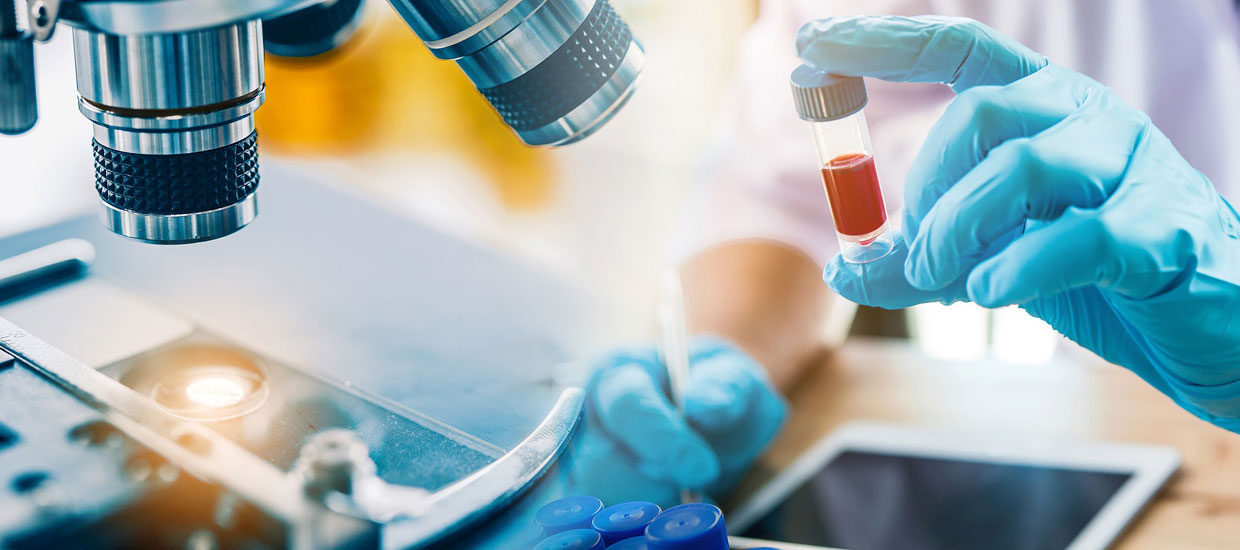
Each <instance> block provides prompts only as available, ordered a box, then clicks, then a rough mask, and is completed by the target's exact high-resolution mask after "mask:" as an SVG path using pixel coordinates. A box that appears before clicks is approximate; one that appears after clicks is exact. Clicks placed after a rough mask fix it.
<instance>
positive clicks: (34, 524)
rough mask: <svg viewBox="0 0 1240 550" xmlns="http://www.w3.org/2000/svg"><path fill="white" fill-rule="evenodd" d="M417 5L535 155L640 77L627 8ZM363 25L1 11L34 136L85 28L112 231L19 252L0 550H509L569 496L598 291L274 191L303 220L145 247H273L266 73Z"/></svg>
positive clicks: (265, 12) (336, 200)
mask: <svg viewBox="0 0 1240 550" xmlns="http://www.w3.org/2000/svg"><path fill="white" fill-rule="evenodd" d="M391 4H392V6H393V7H394V8H395V9H396V11H397V12H398V13H399V15H400V16H401V17H402V18H403V19H404V21H405V22H407V23H408V25H409V27H411V28H412V29H413V31H414V32H415V33H416V34H417V35H418V36H419V37H420V38H421V39H422V41H423V42H424V43H425V45H426V47H427V48H429V49H430V50H431V51H432V52H433V53H434V54H435V55H436V56H437V57H439V58H441V59H446V60H453V61H455V62H456V63H457V64H458V65H459V66H460V68H461V70H463V71H464V72H465V74H466V75H467V76H468V77H469V78H470V79H471V80H472V81H473V83H474V85H475V86H476V87H477V89H478V92H479V93H481V94H482V95H483V96H484V97H485V98H486V99H487V100H488V101H489V102H490V104H491V105H492V106H493V107H494V108H495V110H496V111H497V112H498V114H499V115H500V117H501V118H502V119H503V120H504V122H505V123H506V124H507V125H508V126H509V127H511V128H512V129H513V131H515V132H516V134H517V135H518V136H519V137H520V139H521V140H523V141H524V142H525V143H527V144H529V145H531V146H543V147H552V146H560V145H565V144H568V143H572V142H575V141H577V140H580V139H583V138H585V137H586V136H588V135H590V134H591V133H593V132H595V131H596V130H598V129H599V128H600V127H601V126H602V125H604V124H605V123H606V122H607V121H608V120H609V119H610V118H611V117H612V116H613V115H615V113H616V112H617V111H618V110H619V109H620V108H621V107H622V106H623V105H624V104H625V103H626V102H627V100H628V99H629V98H630V96H631V95H632V93H633V90H634V87H635V83H636V80H637V77H638V75H639V73H640V72H641V69H642V65H643V59H644V54H643V51H642V47H641V45H640V44H639V43H638V42H637V41H636V40H635V38H634V37H633V34H632V33H631V31H630V30H629V27H628V26H627V24H626V23H625V22H624V20H623V19H622V18H621V17H620V16H619V14H617V13H616V11H615V10H614V9H613V8H612V6H611V5H610V4H609V3H608V1H607V0H391ZM18 5H22V6H23V8H25V9H24V11H25V13H26V16H25V17H21V16H20V12H18V11H17V9H16V8H17V6H18ZM363 10H364V6H363V0H24V2H20V1H15V0H0V132H2V133H6V134H20V133H23V132H25V131H27V130H29V129H30V128H31V127H33V126H34V124H35V122H36V120H37V108H36V97H35V86H34V84H35V65H34V59H33V49H34V48H33V44H34V42H36V41H47V40H48V39H49V38H50V37H51V36H52V33H53V31H55V30H56V27H57V23H58V22H63V23H66V24H68V26H69V28H67V29H61V32H71V33H72V34H73V47H74V57H75V65H76V80H77V88H78V94H79V99H78V108H79V110H80V111H81V112H82V114H83V115H85V116H86V118H87V119H88V120H90V121H91V123H92V125H93V133H94V136H93V137H94V139H93V144H92V147H93V153H94V159H95V187H96V190H97V191H98V193H99V200H100V202H99V206H100V213H101V217H102V221H103V227H102V228H101V227H100V226H99V223H98V222H97V221H96V220H95V219H93V216H83V217H78V218H73V219H69V220H65V221H62V222H59V223H56V224H52V225H50V226H47V227H43V228H38V229H35V230H31V231H30V232H27V233H23V234H18V235H13V236H5V237H4V238H0V258H3V259H2V260H0V548H6V549H8V548H11V549H14V550H18V549H26V548H31V549H35V548H64V547H72V548H98V549H112V548H187V549H204V550H205V549H218V548H253V549H270V550H275V549H280V548H293V549H298V550H301V549H307V550H308V549H319V548H327V549H337V548H339V549H345V548H350V549H351V548H372V549H376V550H377V549H380V548H382V549H385V550H395V549H403V548H451V549H457V548H492V547H495V546H494V544H493V541H496V540H501V539H503V538H504V536H505V534H506V531H505V530H506V529H507V525H508V524H507V523H506V517H507V516H508V515H510V514H506V513H505V512H506V511H508V510H511V509H512V507H514V506H521V505H523V504H522V503H525V502H531V501H532V500H533V499H532V497H527V496H524V495H526V494H527V493H536V492H537V491H538V490H539V489H538V487H539V486H538V482H539V480H540V479H541V478H550V477H552V476H551V475H550V474H548V472H549V471H551V470H552V469H553V468H554V467H555V465H556V464H557V458H558V457H559V455H560V454H561V453H562V452H568V451H567V450H566V449H567V448H568V446H569V442H570V440H571V437H572V434H573V432H574V430H575V429H576V426H577V424H578V422H579V420H580V418H581V417H582V415H581V411H582V407H583V403H584V394H583V392H582V391H581V389H580V388H579V387H577V386H578V384H576V383H574V382H573V381H571V380H561V378H563V376H561V375H562V374H563V373H564V372H578V371H582V369H583V368H584V367H582V366H581V365H578V364H577V362H576V361H577V359H576V358H580V357H583V356H584V355H585V354H586V350H592V349H599V348H600V347H601V346H600V345H599V342H601V341H603V340H604V339H605V338H606V337H607V335H608V334H610V332H611V331H612V330H614V328H615V323H613V322H611V321H610V317H609V316H606V315H601V314H597V313H596V312H597V310H598V309H599V308H598V306H597V305H596V304H595V303H594V302H593V301H591V298H590V297H588V296H579V294H581V293H580V292H579V291H577V290H575V288H569V287H568V286H567V285H563V284H560V283H559V282H558V281H555V280H553V279H552V278H551V277H549V276H547V275H546V274H542V273H538V272H536V271H535V270H533V269H532V268H530V267H529V266H524V265H521V264H519V263H518V262H516V261H513V260H511V259H508V258H505V257H501V256H498V255H493V254H487V253H485V252H484V251H482V250H479V249H475V248H474V247H468V246H461V245H460V243H459V242H457V241H455V240H453V239H452V238H451V237H450V236H448V235H445V234H442V233H440V232H437V231H434V230H432V229H430V228H428V227H423V226H421V225H419V224H418V223H416V222H414V221H412V220H409V219H406V217H403V216H399V215H397V214H396V213H393V212H388V211H386V210H384V209H383V208H381V207H380V206H379V205H374V204H370V203H368V202H366V201H364V200H362V199H361V198H360V197H354V196H352V195H350V194H349V193H347V192H346V190H343V189H335V188H331V187H329V186H324V185H313V184H311V182H307V181H304V179H303V178H301V177H300V176H298V175H293V174H292V173H290V172H288V171H287V170H288V168H287V167H281V166H274V165H273V166H271V167H269V168H268V172H269V174H270V178H269V180H268V182H267V184H266V187H265V192H264V196H265V197H270V200H271V201H272V203H273V204H275V203H287V202H292V201H297V208H296V209H291V208H290V209H279V208H270V209H269V210H268V211H267V213H266V214H265V215H264V223H262V224H256V225H255V226H254V227H251V228H250V229H248V230H247V231H246V232H245V233H244V234H241V235H238V237H237V238H232V239H224V240H222V241H218V242H215V243H212V245H211V246H195V247H151V246H145V245H143V244H140V243H142V242H145V243H155V244H180V243H196V242H202V241H209V240H212V239H218V238H219V237H223V236H225V235H229V234H231V233H234V232H236V231H238V230H240V229H241V228H243V227H245V226H246V225H247V224H249V223H250V222H251V221H253V220H254V219H255V216H256V215H257V213H258V202H257V188H258V184H259V169H258V166H259V160H258V142H257V136H256V134H255V123H254V113H255V111H256V110H257V109H258V108H259V106H260V105H261V104H262V103H263V99H264V77H263V59H264V52H270V53H273V54H277V55H281V56H299V57H300V56H313V55H317V54H320V53H324V52H327V51H329V50H331V49H333V48H335V47H337V46H340V45H342V44H343V43H344V42H345V41H346V40H347V39H348V37H349V35H350V33H352V32H353V30H355V29H356V27H357V26H358V25H359V23H360V21H361V18H362V12H363ZM23 20H25V22H23ZM307 116H312V114H311V113H307ZM83 145H85V144H83ZM84 153H85V151H82V154H84ZM0 177H3V176H0ZM324 217H331V219H332V221H333V223H332V224H307V223H305V219H307V218H310V219H321V218H324ZM113 234H119V235H123V236H125V237H128V239H117V238H113ZM374 234H383V235H401V238H400V239H373V238H369V237H371V236H373V235H374ZM290 235H296V236H297V238H295V239H293V238H289V236H290ZM276 249H278V250H279V251H280V253H279V254H272V253H271V251H272V250H276ZM325 256H330V257H331V261H332V262H334V263H335V264H338V265H365V266H367V269H365V270H358V269H321V266H322V265H323V261H324V260H323V258H324V257H325ZM428 258H429V259H431V260H433V261H428V260H427V259H428ZM239 264H242V265H244V268H243V269H241V268H237V267H236V266H237V265H239ZM87 266H89V269H87ZM496 273H503V274H504V277H505V280H506V281H508V284H504V285H497V284H495V279H494V274H496ZM36 283H37V284H36ZM6 288H7V289H9V290H12V291H13V292H11V293H9V294H6V293H5V289H6ZM405 288H426V289H434V290H433V291H431V292H400V291H398V290H399V289H405ZM482 315H486V316H487V317H486V318H487V322H486V323H478V322H477V319H478V318H480V316H482ZM595 340H598V342H596V341H595Z"/></svg>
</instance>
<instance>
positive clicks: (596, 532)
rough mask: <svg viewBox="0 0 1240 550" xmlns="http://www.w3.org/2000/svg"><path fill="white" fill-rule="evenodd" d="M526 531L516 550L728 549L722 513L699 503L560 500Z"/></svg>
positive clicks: (549, 505) (589, 498)
mask: <svg viewBox="0 0 1240 550" xmlns="http://www.w3.org/2000/svg"><path fill="white" fill-rule="evenodd" d="M527 533H528V537H525V538H526V540H523V541H521V543H520V545H519V546H518V548H521V549H522V550H524V549H527V548H532V549H533V550H604V549H606V550H729V547H728V530H727V526H726V524H725V523H724V519H723V511H721V510H720V509H719V508H718V507H716V506H713V505H710V504H702V503H694V504H681V505H679V506H674V507H672V508H668V509H667V510H662V509H660V508H659V506H658V505H656V504H653V503H650V502H624V503H620V504H616V505H614V506H610V507H604V506H603V501H602V500H599V499H597V498H595V497H592V496H585V495H582V496H571V497H565V498H562V499H559V500H556V501H552V502H550V503H547V504H546V505H545V506H543V507H542V508H539V509H538V511H537V512H535V513H534V521H533V523H532V524H531V525H530V527H529V529H528V531H527ZM754 550H775V549H773V548H764V549H763V548H758V549H754Z"/></svg>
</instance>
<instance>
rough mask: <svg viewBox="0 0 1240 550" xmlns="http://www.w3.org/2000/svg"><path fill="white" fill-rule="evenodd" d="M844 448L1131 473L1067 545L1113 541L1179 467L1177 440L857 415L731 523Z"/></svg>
mask: <svg viewBox="0 0 1240 550" xmlns="http://www.w3.org/2000/svg"><path fill="white" fill-rule="evenodd" d="M844 451H863V452H867V451H868V452H875V453H883V454H894V455H905V456H916V457H929V458H943V459H955V460H969V461H978V462H991V463H997V464H1019V465H1025V466H1046V467H1058V468H1065V469H1074V470H1087V471H1096V472H1116V473H1124V474H1129V475H1131V476H1132V477H1130V478H1129V479H1128V481H1126V482H1125V483H1124V485H1123V486H1121V487H1120V488H1119V490H1118V491H1116V493H1115V495H1114V496H1112V497H1111V499H1110V500H1109V501H1107V503H1106V504H1105V505H1103V507H1102V509H1101V510H1099V511H1098V513H1097V514H1096V515H1094V517H1093V519H1091V520H1090V522H1089V523H1088V524H1086V526H1085V528H1084V529H1082V530H1081V532H1080V534H1079V535H1077V537H1076V538H1075V539H1074V540H1073V541H1072V543H1071V544H1070V545H1068V547H1067V548H1066V549H1065V550H1102V549H1105V548H1107V546H1108V545H1109V544H1110V543H1111V542H1112V541H1114V540H1115V539H1116V537H1118V536H1119V534H1120V533H1121V532H1123V530H1124V528H1125V527H1127V525H1128V523H1129V522H1130V521H1132V519H1133V518H1135V517H1136V516H1137V514H1139V513H1140V512H1141V509H1142V508H1144V507H1145V505H1146V504H1147V503H1148V502H1149V501H1150V500H1151V499H1152V498H1153V497H1154V495H1155V494H1157V493H1158V490H1159V489H1160V488H1162V486H1163V484H1165V483H1166V482H1167V480H1168V479H1170V478H1171V476H1172V474H1174V473H1175V471H1176V469H1178V468H1179V466H1180V454H1179V452H1177V451H1176V450H1175V449H1173V448H1170V447H1159V446H1154V445H1139V444H1133V443H1111V442H1102V441H1081V440H1063V439H1035V438H1029V437H1014V436H998V437H996V436H980V435H976V434H962V433H957V432H950V431H944V430H938V429H932V428H925V427H917V426H908V425H897V424H884V423H877V422H851V423H848V424H845V425H843V426H841V427H839V428H838V429H836V430H835V431H834V432H832V433H831V434H830V435H828V436H827V437H825V438H823V439H822V440H821V441H820V442H818V443H817V444H816V445H815V446H814V447H813V448H811V449H810V450H809V451H807V452H806V453H805V454H803V455H802V456H800V457H799V458H797V460H796V461H795V462H793V463H792V465H791V466H789V467H788V468H787V469H786V470H785V471H784V472H782V473H780V474H779V475H778V476H776V477H775V478H774V479H772V480H771V481H770V482H769V483H767V484H766V485H765V486H763V487H762V489H761V490H759V491H758V492H757V493H755V494H754V495H753V496H752V497H751V498H749V499H748V500H747V501H745V502H744V503H743V504H742V505H741V506H740V507H738V508H737V509H736V510H735V511H734V512H732V513H730V514H728V527H729V530H732V531H733V532H736V533H739V532H742V531H744V530H745V529H748V528H749V526H750V525H752V524H753V523H754V522H755V521H757V520H758V519H761V518H762V516H763V515H765V514H766V513H767V512H769V511H770V510H771V509H772V508H774V507H775V506H776V505H778V504H779V503H780V502H782V501H783V500H784V498H785V497H787V495H788V494H790V493H791V492H792V491H794V490H796V489H797V488H798V487H800V486H801V485H802V484H803V483H804V482H805V481H806V480H808V479H810V478H811V477H813V476H814V475H816V474H817V473H818V472H819V471H821V470H822V468H823V467H824V466H825V465H826V464H827V463H829V462H830V461H831V460H832V459H834V458H835V457H836V456H837V455H839V454H840V453H842V452H844Z"/></svg>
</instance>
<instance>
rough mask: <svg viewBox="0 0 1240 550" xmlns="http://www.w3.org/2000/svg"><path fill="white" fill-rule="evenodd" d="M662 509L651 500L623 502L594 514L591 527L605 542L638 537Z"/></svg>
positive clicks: (611, 542)
mask: <svg viewBox="0 0 1240 550" xmlns="http://www.w3.org/2000/svg"><path fill="white" fill-rule="evenodd" d="M661 511H662V510H661V509H660V508H659V505H658V504H655V503H653V502H624V503H621V504H617V505H615V506H609V507H607V508H604V509H603V511H602V512H599V513H598V515H596V516H594V523H593V525H592V526H593V527H594V530H595V531H598V532H599V533H600V534H602V535H603V540H604V541H605V542H606V543H607V544H615V543H617V542H619V541H622V540H624V539H627V538H632V537H640V536H642V534H644V533H645V532H646V526H647V525H650V522H652V521H654V518H656V517H658V515H659V512H661Z"/></svg>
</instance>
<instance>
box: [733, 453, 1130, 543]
mask: <svg viewBox="0 0 1240 550" xmlns="http://www.w3.org/2000/svg"><path fill="white" fill-rule="evenodd" d="M1130 477H1131V474H1129V473H1117V472H1099V471H1085V470H1072V469H1061V468H1059V467H1044V466H1022V465H1013V464H999V463H988V462H971V461H964V460H955V459H939V458H929V457H919V456H907V455H891V454H878V453H871V452H867V451H845V452H843V453H841V454H839V455H838V456H836V457H835V459H834V460H832V461H831V462H830V463H829V464H827V466H826V468H824V469H823V470H822V471H820V472H818V473H817V474H816V475H815V476H814V477H811V478H810V479H809V480H808V481H806V482H805V483H803V484H802V485H801V486H800V487H798V488H797V489H796V490H794V491H793V492H792V493H791V494H790V495H789V496H788V498H787V499H785V500H784V501H783V502H781V503H780V504H778V505H777V506H776V507H775V508H774V509H773V510H772V511H770V512H769V513H767V514H766V515H765V516H763V517H762V518H761V519H759V520H758V521H757V522H756V523H754V525H753V526H752V527H750V528H749V529H747V530H745V531H744V532H743V533H741V536H744V537H751V538H758V539H768V540H777V541H783V542H791V543H799V544H810V545H816V546H833V547H838V548H848V549H850V550H869V549H888V548H916V549H924V550H935V549H953V550H968V549H973V548H977V549H988V550H989V549H994V548H1006V549H1013V550H1020V549H1038V550H1043V549H1060V548H1066V547H1067V546H1068V544H1069V543H1071V542H1072V540H1073V539H1074V538H1076V536H1077V535H1078V534H1079V533H1080V532H1081V530H1082V529H1084V528H1085V526H1086V525H1087V524H1089V522H1090V520H1092V519H1093V517H1094V515H1095V514H1097V513H1098V511H1099V510H1100V509H1101V508H1102V507H1103V505H1105V504H1106V502H1107V501H1108V500H1110V498H1111V497H1112V496H1113V495H1114V494H1115V493H1116V492H1117V491H1118V490H1119V489H1120V487H1121V486H1122V485H1123V484H1124V482H1125V481H1127V480H1128V478H1130Z"/></svg>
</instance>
